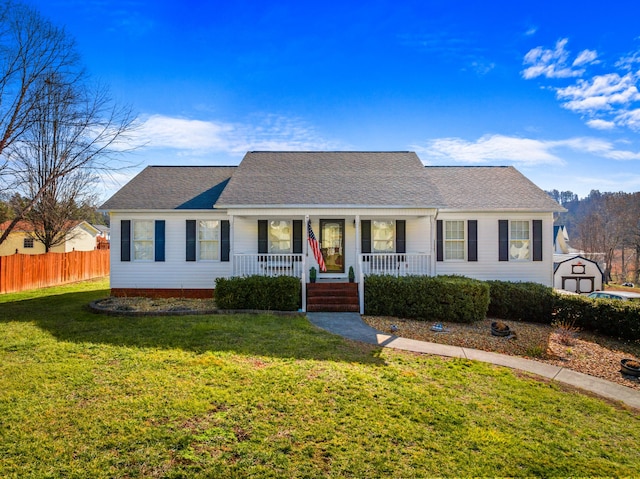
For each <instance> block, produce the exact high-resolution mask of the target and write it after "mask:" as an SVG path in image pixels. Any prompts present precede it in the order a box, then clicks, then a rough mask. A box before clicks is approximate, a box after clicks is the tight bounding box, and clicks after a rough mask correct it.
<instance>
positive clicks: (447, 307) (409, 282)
mask: <svg viewBox="0 0 640 479" xmlns="http://www.w3.org/2000/svg"><path fill="white" fill-rule="evenodd" d="M364 295H365V296H364V303H365V311H366V313H367V314H371V315H377V316H396V317H398V318H413V319H424V320H429V321H432V320H433V321H454V322H462V323H471V322H473V321H478V320H482V319H484V318H485V316H486V314H487V306H488V304H489V288H488V286H487V285H486V284H485V283H483V282H481V281H477V280H473V279H469V278H464V277H462V276H437V277H428V276H404V277H395V276H387V275H382V276H380V275H370V276H367V277H366V278H365V288H364Z"/></svg>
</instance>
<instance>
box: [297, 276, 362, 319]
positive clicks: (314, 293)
mask: <svg viewBox="0 0 640 479" xmlns="http://www.w3.org/2000/svg"><path fill="white" fill-rule="evenodd" d="M307 311H309V312H353V313H357V312H359V311H360V302H359V299H358V285H357V283H325V282H323V283H308V284H307Z"/></svg>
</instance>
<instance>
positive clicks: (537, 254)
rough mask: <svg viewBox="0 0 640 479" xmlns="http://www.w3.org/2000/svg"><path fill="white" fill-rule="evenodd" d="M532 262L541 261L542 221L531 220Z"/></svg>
mask: <svg viewBox="0 0 640 479" xmlns="http://www.w3.org/2000/svg"><path fill="white" fill-rule="evenodd" d="M533 261H542V220H533Z"/></svg>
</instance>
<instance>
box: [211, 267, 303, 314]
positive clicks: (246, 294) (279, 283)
mask: <svg viewBox="0 0 640 479" xmlns="http://www.w3.org/2000/svg"><path fill="white" fill-rule="evenodd" d="M300 288H301V286H300V280H299V279H298V278H294V277H291V276H276V277H268V276H257V275H256V276H248V277H246V278H217V279H216V290H215V300H216V305H217V306H218V308H220V309H259V310H264V311H296V310H298V309H299V308H300V304H301V289H300Z"/></svg>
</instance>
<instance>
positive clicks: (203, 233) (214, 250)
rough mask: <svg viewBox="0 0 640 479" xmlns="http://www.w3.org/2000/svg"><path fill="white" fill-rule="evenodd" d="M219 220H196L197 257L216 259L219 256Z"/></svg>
mask: <svg viewBox="0 0 640 479" xmlns="http://www.w3.org/2000/svg"><path fill="white" fill-rule="evenodd" d="M219 240H220V222H219V221H211V220H209V221H205V220H201V221H198V242H199V245H200V248H199V251H200V253H199V258H200V259H202V260H217V259H218V258H219V256H218V255H219V251H220V248H219V244H220V243H219Z"/></svg>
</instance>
